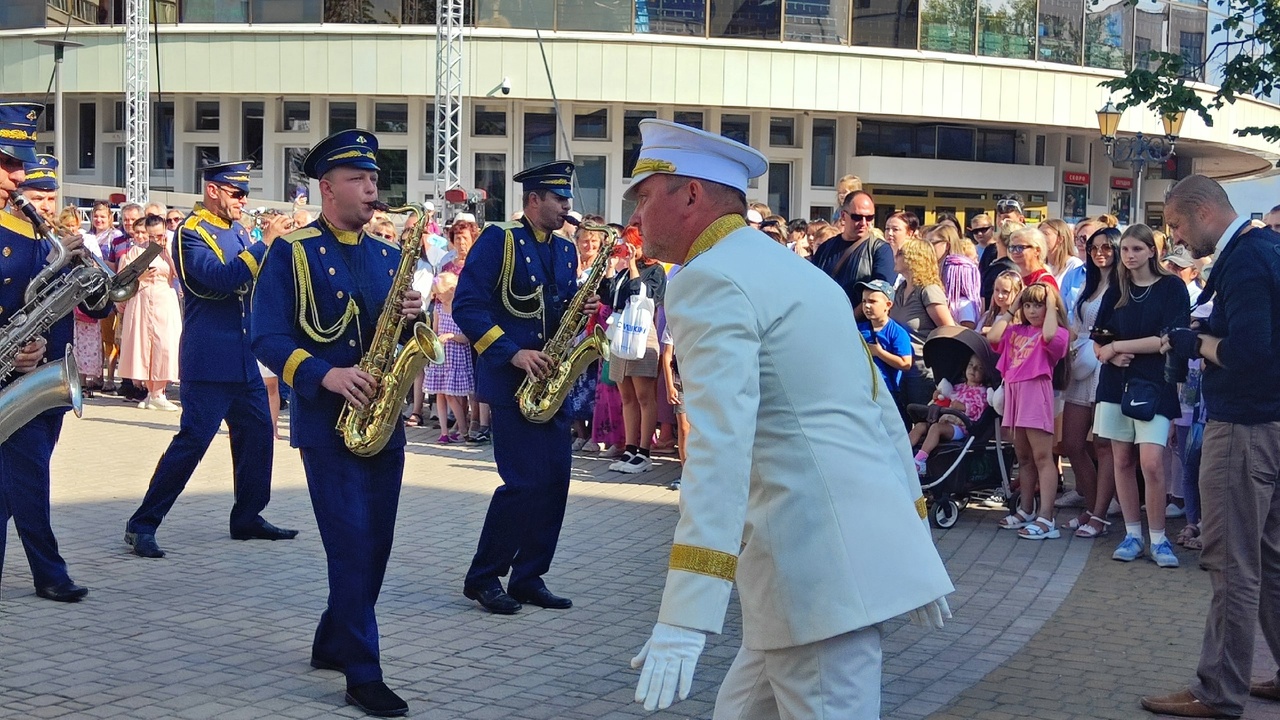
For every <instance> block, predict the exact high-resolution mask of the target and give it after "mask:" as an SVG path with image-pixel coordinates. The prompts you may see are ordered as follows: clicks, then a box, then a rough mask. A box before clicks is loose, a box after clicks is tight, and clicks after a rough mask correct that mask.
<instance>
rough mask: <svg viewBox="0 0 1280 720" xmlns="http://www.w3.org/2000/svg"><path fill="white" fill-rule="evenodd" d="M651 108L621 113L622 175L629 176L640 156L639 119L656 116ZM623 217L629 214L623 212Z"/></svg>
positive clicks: (628, 216)
mask: <svg viewBox="0 0 1280 720" xmlns="http://www.w3.org/2000/svg"><path fill="white" fill-rule="evenodd" d="M657 116H658V113H656V112H654V111H652V110H627V111H626V112H624V113H623V114H622V176H623V177H631V171H632V170H633V169H635V166H636V159H637V158H639V157H640V121H641V120H644V119H645V118H651V117H657ZM623 217H625V218H630V217H631V215H629V214H627V213H623Z"/></svg>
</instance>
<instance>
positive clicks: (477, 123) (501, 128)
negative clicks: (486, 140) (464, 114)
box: [471, 105, 507, 137]
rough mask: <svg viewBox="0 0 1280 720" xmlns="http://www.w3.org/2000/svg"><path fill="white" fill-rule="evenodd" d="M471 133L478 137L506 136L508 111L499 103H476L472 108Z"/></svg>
mask: <svg viewBox="0 0 1280 720" xmlns="http://www.w3.org/2000/svg"><path fill="white" fill-rule="evenodd" d="M472 118H473V121H472V123H471V134H472V135H474V136H476V137H506V136H507V111H506V110H505V109H503V108H502V107H499V106H497V105H492V106H491V105H476V106H475V107H474V109H473V110H472Z"/></svg>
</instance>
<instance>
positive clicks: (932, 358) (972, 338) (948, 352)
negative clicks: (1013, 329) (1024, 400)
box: [924, 325, 1000, 387]
mask: <svg viewBox="0 0 1280 720" xmlns="http://www.w3.org/2000/svg"><path fill="white" fill-rule="evenodd" d="M970 357H977V358H978V362H980V363H982V368H983V374H984V375H986V377H987V385H988V386H990V387H996V386H997V385H998V384H999V380H1000V378H999V372H998V371H997V370H996V354H995V351H993V350H992V349H991V344H990V343H988V342H987V339H986V338H985V337H983V336H982V335H979V334H978V333H977V332H974V331H973V330H970V329H969V328H967V327H963V326H960V325H951V326H948V327H940V328H938V329H936V330H934V331H933V332H931V333H929V338H928V339H927V340H925V342H924V364H925V365H927V366H929V369H930V370H933V377H934V379H935V380H941V379H942V378H946V379H947V380H948V381H950V382H951V383H952V384H953V385H954V384H959V383H962V382H964V369H965V366H966V365H968V364H969V358H970Z"/></svg>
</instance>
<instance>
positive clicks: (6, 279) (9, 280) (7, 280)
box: [4, 278, 13, 285]
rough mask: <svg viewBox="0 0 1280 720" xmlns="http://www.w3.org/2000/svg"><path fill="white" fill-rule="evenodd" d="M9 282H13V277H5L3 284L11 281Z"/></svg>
mask: <svg viewBox="0 0 1280 720" xmlns="http://www.w3.org/2000/svg"><path fill="white" fill-rule="evenodd" d="M11 282H13V278H5V279H4V284H5V285H8V284H9V283H11Z"/></svg>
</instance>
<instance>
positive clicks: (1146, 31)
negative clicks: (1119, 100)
mask: <svg viewBox="0 0 1280 720" xmlns="http://www.w3.org/2000/svg"><path fill="white" fill-rule="evenodd" d="M1168 20H1169V8H1168V6H1166V5H1164V4H1163V3H1161V2H1159V1H1158V0H1138V6H1137V13H1136V19H1135V20H1134V40H1133V64H1134V66H1135V67H1138V68H1141V69H1143V70H1155V69H1156V66H1157V65H1158V63H1155V62H1153V61H1152V59H1151V56H1150V53H1151V51H1153V50H1154V51H1156V52H1167V51H1168V49H1169V48H1168V45H1167V44H1166V37H1165V26H1166V24H1167V23H1168Z"/></svg>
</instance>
